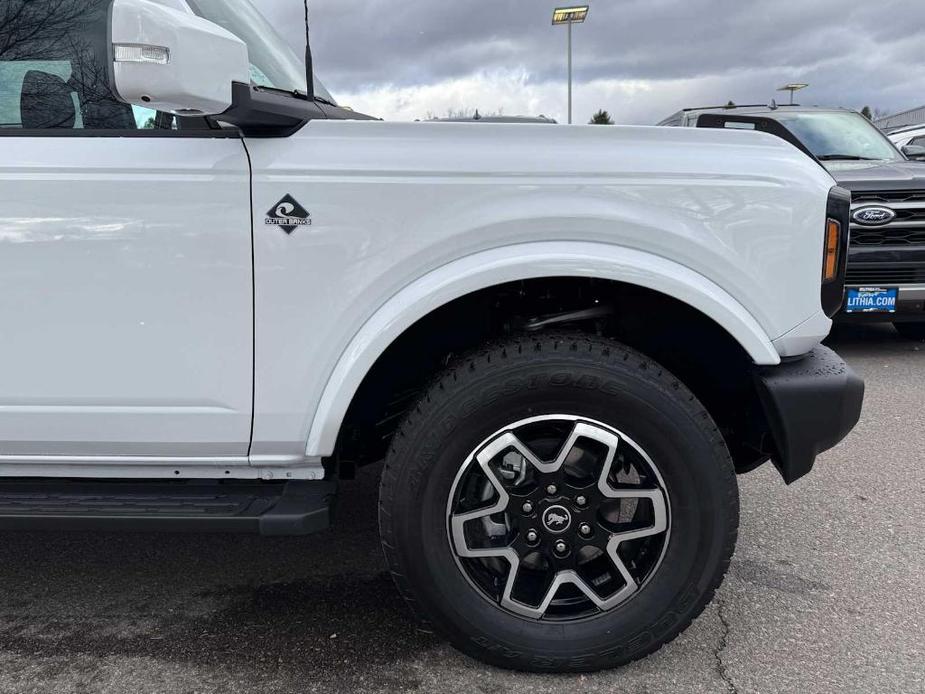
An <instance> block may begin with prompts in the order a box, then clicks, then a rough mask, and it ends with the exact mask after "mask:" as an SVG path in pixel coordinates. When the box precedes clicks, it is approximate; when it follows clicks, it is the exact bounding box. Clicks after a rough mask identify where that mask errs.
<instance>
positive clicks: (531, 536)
mask: <svg viewBox="0 0 925 694" xmlns="http://www.w3.org/2000/svg"><path fill="white" fill-rule="evenodd" d="M539 539H540V536H539V535H537V533H536V530H528V531H527V542H529V543H531V544H532V543H534V542H536V541H537V540H539Z"/></svg>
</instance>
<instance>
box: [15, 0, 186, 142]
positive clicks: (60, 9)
mask: <svg viewBox="0 0 925 694" xmlns="http://www.w3.org/2000/svg"><path fill="white" fill-rule="evenodd" d="M109 4H110V0H3V2H2V3H0V128H17V129H25V130H44V129H49V128H70V129H94V130H96V129H101V130H138V129H152V128H160V129H163V128H166V129H172V128H175V127H176V123H175V119H174V118H173V116H169V115H167V114H158V113H156V112H154V111H150V110H148V109H141V108H133V107H132V106H129V105H128V104H124V103H121V102H120V101H118V100H117V99H116V98H115V96H114V95H113V93H112V91H111V89H110V84H109V59H110V58H109V47H108V40H109V39H108V13H109Z"/></svg>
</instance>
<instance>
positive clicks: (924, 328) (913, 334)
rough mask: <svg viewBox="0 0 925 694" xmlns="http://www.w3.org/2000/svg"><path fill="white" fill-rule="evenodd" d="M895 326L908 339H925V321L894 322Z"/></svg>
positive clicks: (918, 340) (919, 340) (920, 340)
mask: <svg viewBox="0 0 925 694" xmlns="http://www.w3.org/2000/svg"><path fill="white" fill-rule="evenodd" d="M893 327H894V328H896V332H898V333H899V334H900V335H902V336H903V337H904V338H906V339H907V340H915V341H917V342H922V341H925V323H893Z"/></svg>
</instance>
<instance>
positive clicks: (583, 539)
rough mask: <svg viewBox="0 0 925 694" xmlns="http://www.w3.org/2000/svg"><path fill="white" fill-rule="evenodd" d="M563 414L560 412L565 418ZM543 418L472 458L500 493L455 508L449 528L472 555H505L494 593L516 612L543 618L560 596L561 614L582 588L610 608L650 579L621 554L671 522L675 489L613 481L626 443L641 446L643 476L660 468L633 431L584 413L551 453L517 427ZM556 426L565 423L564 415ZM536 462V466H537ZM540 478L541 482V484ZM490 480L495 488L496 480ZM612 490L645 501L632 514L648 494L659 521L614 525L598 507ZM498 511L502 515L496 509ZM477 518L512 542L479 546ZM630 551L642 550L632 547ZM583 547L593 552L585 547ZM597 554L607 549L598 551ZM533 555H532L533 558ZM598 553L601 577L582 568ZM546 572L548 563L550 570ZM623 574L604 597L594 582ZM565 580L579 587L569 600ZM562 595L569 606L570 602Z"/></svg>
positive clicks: (462, 550)
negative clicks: (544, 455)
mask: <svg viewBox="0 0 925 694" xmlns="http://www.w3.org/2000/svg"><path fill="white" fill-rule="evenodd" d="M539 419H542V418H539ZM557 419H559V420H560V421H561V420H562V419H563V418H557ZM535 421H536V420H527V421H526V422H525V423H521V424H519V425H514V426H512V427H510V428H509V429H507V430H504V431H502V432H499V433H498V434H496V435H495V436H494V437H493V438H491V439H489V440H488V442H487V443H486V444H485V445H484V446H483V447H482V448H481V449H480V450H479V451H477V452H476V453H474V454H473V455H472V456H470V458H469V459H467V462H466V464H465V466H464V468H463V471H465V470H466V469H468V468H470V467H471V468H472V469H478V470H479V471H480V472H481V474H482V475H484V478H485V481H486V482H487V484H484V483H481V484H482V488H483V489H484V491H483V494H482V497H481V498H484V499H486V500H489V499H492V498H494V501H493V503H490V504H488V505H486V506H484V507H482V508H478V509H475V510H470V511H465V512H460V513H455V512H452V513H451V515H450V529H451V535H452V541H453V545H454V546H455V550H456V553H457V555H458V556H459V557H462V558H466V559H473V560H487V559H500V560H503V562H502V563H494V564H491V566H493V567H494V569H493V572H494V575H495V576H496V578H495V579H493V580H495V581H497V582H496V583H495V585H496V586H497V587H498V592H497V593H495V598H494V599H495V601H496V602H497V603H499V604H500V605H501V606H502V607H503V608H505V609H507V610H509V611H511V612H514V613H516V614H519V615H522V616H525V617H530V618H534V619H542V618H543V617H544V616H546V614H547V612H548V611H549V609H550V607H552V606H553V604H556V605H557V607H556V615H561V614H562V610H563V609H567V608H568V604H569V602H571V603H572V604H575V600H576V598H577V593H580V594H581V595H582V596H584V598H586V599H587V601H588V602H590V603H591V604H592V605H593V606H594V607H595V608H597V609H598V610H601V611H604V610H608V609H611V608H612V607H615V606H616V605H618V604H620V603H622V602H623V601H625V600H626V599H627V598H629V597H630V596H631V595H632V594H633V593H635V592H636V591H637V590H638V589H639V587H640V585H641V584H642V582H643V579H645V575H643V576H641V577H640V579H639V580H638V581H637V578H635V577H634V575H633V573H632V572H631V571H630V568H629V567H628V566H627V565H626V563H625V562H624V560H623V559H622V558H621V556H620V552H619V550H620V547H621V544H622V543H624V542H629V541H632V540H638V539H642V538H646V537H650V536H655V535H659V534H661V533H664V532H666V531H667V530H668V504H667V497H666V495H665V492H664V491H663V489H662V488H661V487H660V486H656V487H654V488H646V487H639V488H637V487H626V488H624V487H621V488H615V487H613V486H611V481H610V478H611V471H612V468H613V465H614V461H615V459H616V456H617V454H618V448H619V447H620V446H621V445H624V444H625V445H627V446H628V447H629V449H630V450H631V451H634V452H635V453H634V454H633V455H634V456H635V457H636V458H641V460H642V461H643V463H642V466H641V468H640V469H639V470H637V473H638V475H637V477H636V479H642V480H652V479H654V478H655V477H657V475H658V473H657V470H656V468H655V466H654V463H653V462H652V461H651V459H649V457H648V456H647V455H645V453H644V452H643V451H642V449H641V448H639V447H638V446H637V445H636V444H635V443H633V442H632V441H630V440H629V439H626V438H625V437H622V436H621V435H618V434H617V433H615V432H613V431H611V430H609V429H607V428H605V427H603V425H596V424H592V423H590V422H587V421H583V420H579V419H577V418H574V419H570V422H571V429H570V431H569V433H568V435H567V436H566V438H565V441H564V443H563V444H562V445H561V447H559V450H558V453H557V454H556V457H555V459H554V460H551V461H549V462H545V461H543V460H541V459H540V458H539V457H538V456H537V455H536V454H535V453H534V452H533V451H532V450H531V448H530V446H529V445H527V444H526V443H525V442H524V441H523V440H521V438H520V437H518V435H517V434H515V433H514V432H515V430H517V429H518V427H519V426H522V425H525V424H530V423H533V422H535ZM556 426H558V427H559V430H560V431H561V429H562V428H561V425H560V424H557V425H556ZM546 441H547V442H548V441H549V439H548V438H547V439H546ZM587 441H590V442H593V443H592V444H591V445H590V446H589V445H588V444H587V443H584V444H583V442H587ZM546 449H548V446H546ZM512 454H515V457H514V458H513V459H512V460H513V462H512V461H511V460H510V459H508V458H506V457H503V456H509V455H512ZM518 457H519V458H518ZM625 457H626V453H623V454H621V461H622V460H624V458H625ZM636 458H634V460H635V459H636ZM499 460H500V461H501V462H500V463H498V461H499ZM569 465H572V466H573V468H572V470H570V471H569V470H567V469H566V468H567V467H568V466H569ZM626 465H627V468H625V469H624V471H625V470H628V469H629V466H630V463H628V462H627V463H626ZM528 468H532V472H531V471H530V470H529V469H528ZM576 469H577V472H576ZM591 470H594V473H593V474H594V477H591V476H590V475H591V474H592V473H591ZM652 473H654V474H652ZM569 474H570V475H572V477H571V478H569V477H568V475H569ZM621 474H623V473H621ZM462 475H463V472H461V473H460V476H462ZM578 476H580V479H581V480H584V481H583V482H581V483H580V484H584V485H586V486H580V485H579V483H578V482H576V481H575V480H576V477H578ZM595 478H596V479H595ZM525 480H526V481H528V482H530V484H527V485H526V487H527V488H528V489H529V490H530V491H523V487H522V486H521V485H524V482H525ZM544 480H545V481H544ZM614 480H616V478H614ZM534 481H535V482H537V484H532V482H534ZM506 482H507V485H508V486H506ZM547 483H548V484H547ZM489 485H490V488H491V490H493V493H491V491H490V490H489ZM576 485H579V486H576ZM454 489H455V485H454ZM518 489H520V491H518ZM454 493H455V492H454ZM544 494H545V496H544ZM512 495H513V497H512ZM515 499H516V503H515V501H514V500H515ZM609 500H614V501H616V502H618V504H619V509H621V510H622V509H623V508H624V504H623V501H624V500H636V501H637V505H636V506H635V507H630V513H631V515H633V516H636V514H637V513H638V510H639V508H640V506H639V504H643V503H646V504H648V505H649V506H650V507H651V513H647V514H645V516H647V521H650V522H649V523H648V525H647V527H643V528H633V529H628V530H626V531H623V532H620V531H618V530H617V529H616V528H614V527H609V526H612V525H613V523H610V522H608V521H605V520H603V518H602V517H598V516H597V514H598V513H599V512H600V509H599V508H598V506H599V504H600V503H603V502H607V501H609ZM589 501H590V503H589ZM521 502H524V503H523V504H521ZM470 503H471V502H470ZM534 507H535V509H536V510H534ZM615 507H616V505H615ZM498 514H503V515H504V519H502V520H503V522H502V520H499V519H498V518H497V515H498ZM493 516H495V517H494V518H492V517H493ZM474 521H481V522H482V528H483V530H482V532H483V533H484V532H485V531H484V529H485V528H490V529H491V530H490V531H489V532H488V533H487V537H488V538H489V543H490V541H491V540H493V539H497V538H506V539H504V540H503V541H504V543H505V544H504V545H500V541H501V540H499V546H478V545H479V544H480V543H479V542H478V540H476V539H475V537H476V536H475V535H472V536H471V539H472V540H473V542H470V535H469V534H467V532H466V526H467V524H468V523H471V522H474ZM556 524H559V526H560V527H561V529H557V527H556ZM528 528H529V530H528ZM592 528H593V530H592ZM512 533H513V535H512ZM602 533H603V535H602ZM473 544H474V545H476V546H473ZM560 545H561V547H560ZM592 547H593V548H596V550H595V551H596V552H597V554H594V552H593V551H592V552H591V554H590V555H588V554H587V553H586V550H585V548H592ZM656 547H657V546H656ZM663 549H664V547H663ZM629 551H630V552H632V551H636V550H634V549H633V548H630V550H629ZM582 553H585V554H584V556H582ZM624 554H625V551H624ZM589 556H590V557H591V559H589V558H588V557H589ZM595 557H602V558H601V559H600V561H598V559H596V558H595ZM637 557H638V555H637ZM525 559H529V561H528V562H527V564H526V565H525V564H524V560H525ZM592 559H593V561H594V566H595V567H597V568H596V569H594V570H597V571H601V572H602V573H603V576H602V577H600V578H598V577H596V576H594V575H590V574H589V575H588V576H585V575H583V574H588V573H589V569H588V567H587V565H586V564H585V563H584V562H589V561H592ZM604 562H607V564H606V565H605V564H604ZM636 562H637V558H634V559H632V560H631V565H632V566H633V570H634V571H637V572H638V571H639V568H638V567H637V564H636ZM502 564H506V566H507V569H506V573H505V572H504V570H503V569H502V568H501V566H502ZM610 565H612V568H611V569H606V566H610ZM541 567H542V568H541ZM525 572H526V573H525ZM543 572H546V573H545V576H546V577H545V578H543V575H544V574H543ZM650 573H651V572H650ZM607 574H609V578H607ZM617 576H619V581H620V582H622V587H620V588H618V589H617V590H616V591H615V592H613V593H610V594H609V595H607V596H606V597H603V596H602V594H601V593H600V592H598V590H597V589H596V588H595V585H597V586H601V585H602V584H610V582H611V581H615V580H617ZM518 581H522V582H521V583H518ZM616 585H620V583H617V584H616ZM518 586H519V587H518ZM564 586H572V587H574V589H575V590H576V591H577V593H570V594H569V595H567V596H563V599H562V600H557V599H556V598H557V594H558V593H559V591H560V589H562V588H563V587H564ZM525 590H526V593H525V592H524V591H525ZM531 591H532V592H533V595H532V596H530V597H529V598H528V600H529V603H530V604H527V603H526V602H523V601H522V600H521V599H518V598H523V597H524V595H526V594H528V593H530V592H531ZM515 595H516V597H515ZM579 602H580V600H579ZM585 604H587V603H585ZM563 605H565V606H566V608H563Z"/></svg>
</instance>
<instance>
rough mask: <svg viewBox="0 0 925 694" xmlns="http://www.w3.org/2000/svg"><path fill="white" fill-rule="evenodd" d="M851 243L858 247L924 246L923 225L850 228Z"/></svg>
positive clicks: (924, 231)
mask: <svg viewBox="0 0 925 694" xmlns="http://www.w3.org/2000/svg"><path fill="white" fill-rule="evenodd" d="M851 243H853V244H857V245H858V246H925V224H922V225H921V226H914V227H890V226H886V227H880V228H871V227H862V226H859V225H854V226H852V227H851Z"/></svg>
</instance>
